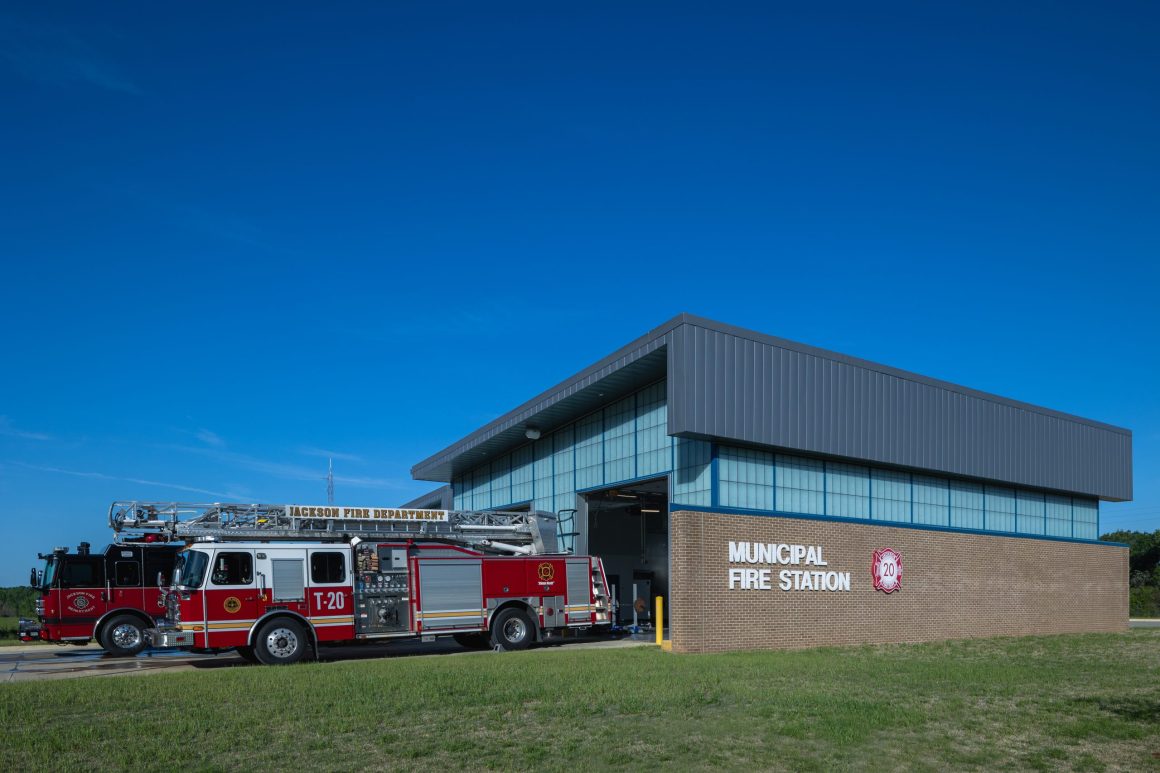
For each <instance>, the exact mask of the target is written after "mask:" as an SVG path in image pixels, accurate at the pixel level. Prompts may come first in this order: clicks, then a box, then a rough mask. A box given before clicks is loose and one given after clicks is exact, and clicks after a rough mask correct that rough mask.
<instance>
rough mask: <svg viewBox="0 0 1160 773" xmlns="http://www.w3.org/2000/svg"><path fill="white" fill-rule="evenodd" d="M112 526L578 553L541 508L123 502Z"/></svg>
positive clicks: (150, 531)
mask: <svg viewBox="0 0 1160 773" xmlns="http://www.w3.org/2000/svg"><path fill="white" fill-rule="evenodd" d="M109 526H110V527H111V528H112V530H113V534H114V542H116V543H119V544H125V543H139V542H214V541H231V540H240V539H249V540H256V541H274V540H318V541H321V542H350V541H351V540H352V539H354V538H358V539H359V540H360V541H365V540H397V539H404V540H406V539H409V540H420V541H425V542H440V543H446V544H449V545H458V546H462V547H467V548H471V549H474V550H479V551H481V552H483V553H487V554H492V555H552V554H561V553H570V552H571V550H561V543H562V542H563V541H564V540H561V538H560V534H559V531H558V528H559V527H558V520H557V518H556V516H554V515H552V514H551V513H545V512H539V511H532V512H503V511H491V510H412V509H406V508H387V507H337V506H327V507H308V506H302V505H267V504H226V503H221V502H215V503H212V504H192V503H183V502H138V501H121V502H114V503H113V504H112V505H111V506H110V507H109Z"/></svg>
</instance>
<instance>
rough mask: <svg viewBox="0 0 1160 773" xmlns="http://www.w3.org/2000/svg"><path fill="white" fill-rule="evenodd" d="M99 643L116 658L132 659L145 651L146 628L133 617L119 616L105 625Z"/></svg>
mask: <svg viewBox="0 0 1160 773" xmlns="http://www.w3.org/2000/svg"><path fill="white" fill-rule="evenodd" d="M97 642H98V643H99V644H100V645H101V646H102V647H104V648H105V651H106V652H108V653H109V654H110V655H113V656H114V657H118V658H127V657H132V656H133V655H136V654H137V653H138V652H140V651H141V650H143V649H145V626H144V625H142V623H141V621H140V620H138V619H137V618H135V617H133V616H132V615H117V616H116V617H114V618H113V619H112V620H110V621H109V622H107V623H105V625H104V627H103V628H102V629H101V634H100V636H99V637H98V639H97Z"/></svg>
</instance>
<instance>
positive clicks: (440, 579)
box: [147, 538, 611, 664]
mask: <svg viewBox="0 0 1160 773" xmlns="http://www.w3.org/2000/svg"><path fill="white" fill-rule="evenodd" d="M606 583H607V580H606V578H605V576H604V567H603V565H602V563H601V562H600V559H599V558H594V557H591V556H576V555H570V554H561V553H555V554H550V555H491V554H488V553H487V552H485V551H482V550H477V549H472V548H470V547H465V546H462V545H453V544H447V543H446V542H438V541H436V542H427V541H424V540H415V539H406V540H398V541H378V540H367V541H361V540H360V539H358V538H354V539H352V540H350V541H349V542H323V541H317V542H316V541H303V542H250V541H237V542H235V541H221V542H200V543H195V544H193V545H191V546H190V547H189V548H187V549H186V550H184V551H183V552H182V553H180V554H179V555H178V558H177V564H176V568H175V572H174V582H173V587H172V590H171V592H170V593H169V595H168V597H167V602H166V603H167V609H168V612H169V615H168V619H167V621H166V625H165V626H161V627H158V628H155V629H151V630H149V631H147V636H148V638H149V640H150V642H151V643H152V645H153V646H155V647H189V648H193V649H195V650H211V651H220V650H226V649H234V650H237V652H238V653H239V654H241V655H242V656H243V657H245V658H246V659H248V660H252V661H257V662H262V663H267V664H284V663H294V662H297V661H298V660H300V659H302V658H303V657H304V656H306V655H308V654H310V653H315V654H316V653H317V648H318V647H319V646H320V645H326V644H333V643H339V642H352V641H361V640H373V639H392V638H421V639H423V640H424V641H430V640H433V639H435V638H436V637H440V636H453V637H455V639H456V640H457V641H459V642H460V643H461V644H463V645H465V646H469V647H487V646H492V647H494V648H495V649H500V650H519V649H524V648H526V647H528V646H530V645H531V644H532V643H533V642H535V641H539V640H542V639H543V638H545V637H547V636H550V635H552V634H553V633H557V632H560V631H563V630H565V629H578V628H589V627H592V626H598V625H608V624H609V623H610V622H611V614H610V610H609V608H608V602H609V597H608V593H607V588H606Z"/></svg>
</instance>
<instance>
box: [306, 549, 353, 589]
mask: <svg viewBox="0 0 1160 773" xmlns="http://www.w3.org/2000/svg"><path fill="white" fill-rule="evenodd" d="M345 580H346V559H345V558H344V557H343V555H342V553H339V552H334V553H312V554H311V555H310V582H312V583H316V584H317V583H329V582H343V581H345Z"/></svg>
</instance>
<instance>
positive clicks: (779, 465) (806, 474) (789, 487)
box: [774, 454, 826, 515]
mask: <svg viewBox="0 0 1160 773" xmlns="http://www.w3.org/2000/svg"><path fill="white" fill-rule="evenodd" d="M774 467H775V470H774V473H775V477H776V480H777V486H776V490H775V491H774V496H775V500H774V506H775V507H776V509H777V510H778V511H780V512H783V513H804V514H806V515H822V514H823V513H824V512H825V502H824V499H825V496H824V495H825V490H826V489H825V485H826V482H825V465H824V464H822V463H821V462H819V461H817V460H816V459H805V458H803V457H800V456H785V455H784V454H778V455H777V456H776V457H775V459H774Z"/></svg>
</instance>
